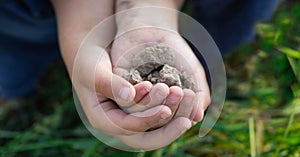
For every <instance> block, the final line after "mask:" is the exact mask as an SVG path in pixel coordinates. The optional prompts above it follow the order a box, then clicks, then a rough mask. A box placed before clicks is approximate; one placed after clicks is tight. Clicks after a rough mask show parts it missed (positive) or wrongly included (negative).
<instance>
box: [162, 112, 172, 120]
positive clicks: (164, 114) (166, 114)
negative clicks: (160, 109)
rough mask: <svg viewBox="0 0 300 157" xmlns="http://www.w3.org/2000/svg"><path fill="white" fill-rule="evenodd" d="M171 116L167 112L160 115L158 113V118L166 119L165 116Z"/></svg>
mask: <svg viewBox="0 0 300 157" xmlns="http://www.w3.org/2000/svg"><path fill="white" fill-rule="evenodd" d="M170 116H171V114H169V113H162V114H161V115H160V118H161V119H167V118H169V117H170Z"/></svg>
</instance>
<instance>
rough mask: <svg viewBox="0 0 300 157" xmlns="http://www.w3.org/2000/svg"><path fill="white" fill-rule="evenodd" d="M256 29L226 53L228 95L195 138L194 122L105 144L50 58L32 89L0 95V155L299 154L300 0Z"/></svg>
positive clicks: (211, 156) (291, 156)
mask: <svg viewBox="0 0 300 157" xmlns="http://www.w3.org/2000/svg"><path fill="white" fill-rule="evenodd" d="M256 30H257V33H258V36H257V38H256V39H255V41H254V42H253V43H251V44H246V45H243V46H241V47H239V48H238V49H236V50H235V51H234V52H233V53H231V54H230V55H228V56H226V57H225V64H226V71H227V75H228V91H227V100H226V102H225V105H224V109H223V112H222V114H221V117H220V120H219V121H218V122H217V124H216V125H215V126H214V128H213V130H212V131H211V132H210V133H209V134H208V135H207V136H205V137H203V138H202V139H200V140H199V139H198V138H197V137H196V135H197V133H198V129H199V125H200V124H198V125H196V126H195V127H193V128H192V129H191V130H189V131H188V132H187V133H185V134H184V135H183V136H182V137H181V138H179V139H178V140H176V141H175V142H173V143H172V144H171V145H169V146H168V147H166V148H162V149H159V150H155V151H151V152H142V153H130V152H123V151H120V150H116V149H114V148H110V147H108V146H106V145H105V144H103V143H101V142H100V141H98V140H97V139H96V138H94V137H93V136H92V135H91V134H90V133H89V132H88V131H87V129H86V128H85V127H84V125H83V124H82V122H81V120H80V119H79V116H78V115H77V112H76V109H75V106H74V103H73V99H72V92H71V84H70V82H69V79H68V76H67V74H66V71H64V69H63V68H61V67H62V65H55V66H54V67H53V68H51V71H50V72H49V74H48V75H47V76H45V78H43V80H42V83H41V85H40V89H39V90H38V91H37V93H35V94H34V95H32V96H28V97H27V98H25V99H19V100H10V101H7V102H0V103H1V104H0V156H5V157H6V156H8V157H11V156H22V157H27V156H28V157H37V156H45V157H48V156H49V157H50V156H72V157H79V156H80V157H104V156H125V157H127V156H128V157H131V156H134V157H144V156H151V157H161V156H180V157H194V156H207V157H214V156H225V157H227V156H228V157H232V156H237V157H240V156H252V157H255V156H257V157H260V156H267V157H269V156H270V157H286V156H287V157H300V117H299V116H300V2H299V1H297V0H289V1H284V2H283V3H282V4H281V5H280V7H279V9H278V10H277V12H276V14H275V15H274V17H273V19H272V21H271V22H268V23H261V24H259V25H258V26H257V27H256Z"/></svg>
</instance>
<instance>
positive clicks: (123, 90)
mask: <svg viewBox="0 0 300 157" xmlns="http://www.w3.org/2000/svg"><path fill="white" fill-rule="evenodd" d="M129 92H130V89H129V87H123V88H121V90H120V92H119V96H120V98H121V99H122V100H124V101H128V100H129V97H130V94H129Z"/></svg>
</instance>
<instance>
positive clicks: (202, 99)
mask: <svg viewBox="0 0 300 157" xmlns="http://www.w3.org/2000/svg"><path fill="white" fill-rule="evenodd" d="M210 103H211V100H210V95H207V94H206V93H203V92H197V93H196V95H195V98H194V100H193V106H194V108H193V111H192V114H191V117H190V119H191V120H193V121H195V122H199V121H201V120H202V119H203V116H204V111H205V110H206V108H207V107H208V105H209V104H210Z"/></svg>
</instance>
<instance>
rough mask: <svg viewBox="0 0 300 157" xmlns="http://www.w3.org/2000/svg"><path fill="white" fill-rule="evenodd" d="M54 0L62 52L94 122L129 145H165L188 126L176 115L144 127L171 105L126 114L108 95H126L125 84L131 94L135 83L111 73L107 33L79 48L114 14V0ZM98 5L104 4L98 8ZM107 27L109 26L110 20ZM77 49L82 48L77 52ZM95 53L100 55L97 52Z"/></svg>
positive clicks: (145, 147) (150, 147)
mask: <svg viewBox="0 0 300 157" xmlns="http://www.w3.org/2000/svg"><path fill="white" fill-rule="evenodd" d="M52 3H53V5H54V8H55V13H56V16H57V19H58V29H59V39H60V46H61V51H62V56H63V58H64V61H65V63H66V66H67V69H68V72H69V74H70V76H72V83H73V86H74V88H75V91H76V94H77V96H78V98H79V101H80V103H81V106H82V108H83V110H84V112H85V115H86V116H87V118H88V120H89V122H90V124H91V125H92V127H94V128H96V129H98V130H101V131H103V132H105V133H106V134H108V135H111V136H114V137H117V138H119V139H121V140H122V141H123V142H124V143H125V144H127V145H129V146H131V147H134V148H138V149H143V150H153V149H157V148H161V147H163V146H166V145H168V144H169V143H171V142H172V141H174V140H175V139H176V138H178V137H179V136H180V135H181V134H182V133H183V132H185V131H186V130H187V129H189V128H190V127H191V125H190V124H189V123H188V122H187V119H186V118H183V117H179V118H177V119H176V120H174V121H173V122H172V123H170V124H169V125H168V126H167V127H164V128H161V129H157V130H154V131H150V132H146V131H147V130H148V129H150V128H152V127H153V126H155V125H156V124H158V123H164V121H166V118H168V116H170V115H171V109H170V108H169V107H167V106H164V105H159V106H156V107H154V108H151V109H149V110H145V111H142V112H137V113H133V114H128V113H126V112H124V111H123V110H121V109H120V108H118V106H117V104H116V103H115V102H114V101H113V100H112V99H114V98H115V96H116V97H118V96H120V98H123V97H124V87H125V89H126V88H127V87H128V88H129V93H131V94H132V96H133V97H134V92H135V88H134V87H133V86H132V85H131V84H130V83H129V82H127V81H125V80H124V79H122V78H121V77H119V76H117V75H115V74H113V73H112V64H111V61H110V56H109V54H108V52H107V51H106V49H105V48H103V47H102V46H101V45H105V44H103V43H102V42H104V41H107V39H105V38H103V36H98V38H96V42H92V43H88V44H83V45H82V47H81V48H80V45H81V42H82V41H83V39H84V37H85V36H86V35H87V34H88V33H89V32H90V30H91V29H92V28H93V27H94V26H95V25H96V24H98V23H99V22H101V21H102V20H104V19H105V18H106V17H108V16H110V15H112V14H113V8H114V6H113V1H111V0H103V1H94V0H91V1H81V0H75V1H72V3H70V2H68V1H60V0H52ZM99 6H103V8H102V9H99ZM78 17H81V18H78ZM110 28H111V29H113V28H114V26H111V27H110ZM107 32H108V33H110V34H108V36H114V33H113V31H112V32H110V31H107ZM78 49H80V51H79V52H83V53H80V54H78V53H77V50H78ZM94 55H95V56H101V57H100V58H97V57H94ZM75 58H76V59H75ZM98 63H99V64H98ZM112 83H113V84H114V85H116V86H114V87H115V88H113V87H112V86H111V85H112ZM126 90H127V89H126ZM113 93H116V94H113ZM125 93H126V91H125ZM128 100H130V99H128ZM153 113H154V114H153ZM141 115H142V116H141ZM145 115H146V116H145ZM147 115H148V116H147ZM144 141H147V142H144Z"/></svg>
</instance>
